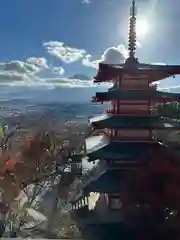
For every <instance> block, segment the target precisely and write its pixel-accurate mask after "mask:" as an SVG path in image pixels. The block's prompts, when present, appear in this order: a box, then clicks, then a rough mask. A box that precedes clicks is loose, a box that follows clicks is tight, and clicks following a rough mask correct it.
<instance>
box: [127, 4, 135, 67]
mask: <svg viewBox="0 0 180 240" xmlns="http://www.w3.org/2000/svg"><path fill="white" fill-rule="evenodd" d="M128 51H129V57H128V59H127V60H126V64H128V65H136V64H137V63H138V59H137V58H135V53H136V1H135V0H132V6H131V8H130V18H129V39H128Z"/></svg>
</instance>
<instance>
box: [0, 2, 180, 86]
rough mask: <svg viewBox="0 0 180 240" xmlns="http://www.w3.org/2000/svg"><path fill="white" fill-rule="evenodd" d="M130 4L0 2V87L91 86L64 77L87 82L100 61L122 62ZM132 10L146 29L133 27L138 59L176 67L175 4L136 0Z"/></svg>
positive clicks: (179, 8)
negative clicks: (135, 9)
mask: <svg viewBox="0 0 180 240" xmlns="http://www.w3.org/2000/svg"><path fill="white" fill-rule="evenodd" d="M130 5H131V0H0V31H1V34H0V43H1V44H0V82H1V84H5V85H6V84H10V85H13V86H18V87H21V86H24V85H26V86H29V87H30V86H33V87H35V86H42V87H47V86H49V84H50V85H53V86H58V87H60V86H61V87H77V86H79V85H80V86H86V87H91V85H92V81H82V80H78V79H75V80H72V79H71V80H70V79H68V77H70V76H72V75H74V74H77V73H78V74H79V73H81V74H85V75H87V76H89V77H90V78H92V77H93V75H95V73H96V68H97V65H98V62H99V61H100V60H104V61H105V60H107V62H109V61H113V57H115V60H114V61H117V60H118V61H120V60H124V58H125V57H126V55H127V49H126V48H127V29H128V14H129V7H130ZM137 6H138V23H140V24H139V27H140V26H141V27H143V25H142V24H141V23H142V22H146V25H147V26H148V31H147V32H146V33H145V34H142V33H141V30H140V29H138V31H139V36H138V45H139V46H138V49H137V55H138V57H139V60H140V61H141V62H146V63H167V64H180V59H179V56H180V49H179V48H178V44H179V42H180V33H179V24H178V22H179V21H180V1H178V0H171V1H169V0H146V1H145V0H137ZM118 54H119V55H118ZM108 58H110V59H108ZM170 81H171V82H170ZM172 81H174V82H172ZM50 82H51V83H50ZM169 84H177V80H167V84H166V85H167V86H168V85H169Z"/></svg>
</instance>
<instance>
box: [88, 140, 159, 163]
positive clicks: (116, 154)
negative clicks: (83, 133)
mask: <svg viewBox="0 0 180 240" xmlns="http://www.w3.org/2000/svg"><path fill="white" fill-rule="evenodd" d="M154 147H163V145H162V144H161V143H159V142H144V141H139V142H133V141H132V142H111V139H110V138H109V137H107V136H93V137H89V138H87V139H86V151H87V152H86V155H87V156H88V157H89V159H88V161H93V160H96V159H99V160H119V161H123V162H125V161H127V163H130V162H132V161H136V159H137V158H139V157H142V156H144V154H147V152H148V151H149V150H150V149H151V148H154ZM142 149H143V151H142Z"/></svg>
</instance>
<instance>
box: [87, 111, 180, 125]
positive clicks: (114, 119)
mask: <svg viewBox="0 0 180 240" xmlns="http://www.w3.org/2000/svg"><path fill="white" fill-rule="evenodd" d="M89 121H90V123H91V124H92V125H93V126H94V127H95V128H96V129H102V128H113V129H169V128H170V129H172V128H176V129H178V128H180V122H175V121H172V120H166V119H163V118H160V117H159V116H122V115H110V114H103V115H99V116H96V117H94V118H92V119H90V120H89Z"/></svg>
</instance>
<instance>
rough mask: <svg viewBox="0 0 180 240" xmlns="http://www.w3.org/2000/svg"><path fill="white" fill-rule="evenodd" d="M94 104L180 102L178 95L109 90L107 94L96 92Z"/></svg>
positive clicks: (150, 90) (150, 91)
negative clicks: (109, 102)
mask: <svg viewBox="0 0 180 240" xmlns="http://www.w3.org/2000/svg"><path fill="white" fill-rule="evenodd" d="M93 99H94V101H95V100H96V102H108V101H112V100H114V99H116V100H150V101H152V102H153V103H156V102H174V101H177V102H180V93H168V92H160V91H154V89H148V90H110V91H108V92H97V93H96V96H95V98H93Z"/></svg>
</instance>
